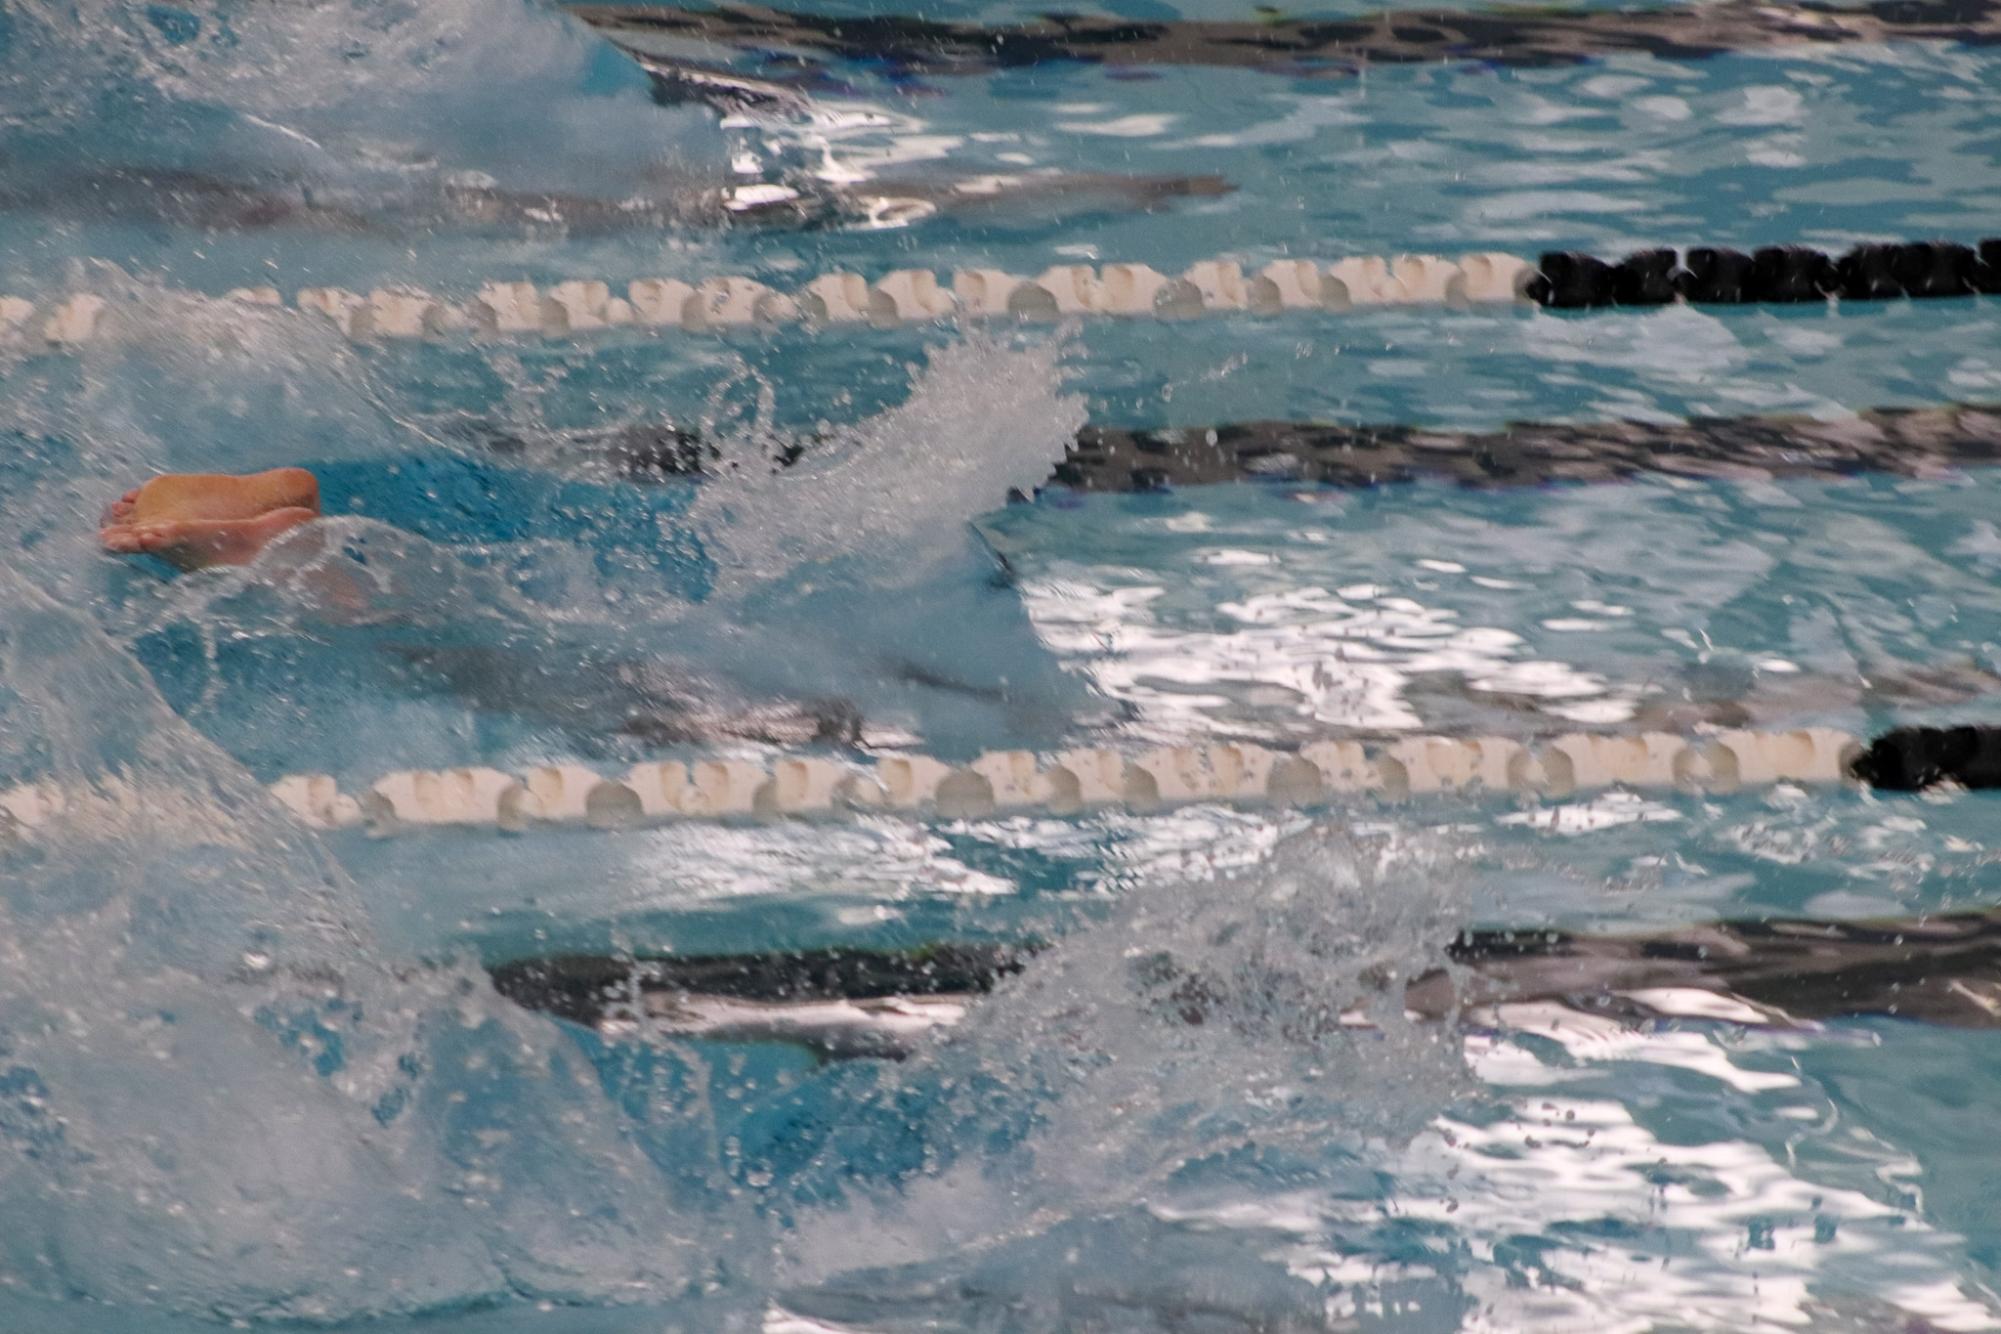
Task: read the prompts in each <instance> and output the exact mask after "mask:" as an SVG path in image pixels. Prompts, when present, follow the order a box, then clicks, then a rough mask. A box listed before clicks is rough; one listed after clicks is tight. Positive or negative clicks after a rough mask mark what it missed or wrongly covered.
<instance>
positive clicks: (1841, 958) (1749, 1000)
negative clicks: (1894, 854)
mask: <svg viewBox="0 0 2001 1334" xmlns="http://www.w3.org/2000/svg"><path fill="white" fill-rule="evenodd" d="M1045 948H1047V946H1045V945H1043V944H1041V943H1039V942H1029V943H1025V944H1020V945H996V944H986V943H971V944H965V943H954V944H941V945H931V946H925V947H922V948H919V949H914V950H893V949H840V948H831V949H812V950H800V951H793V952H783V953H770V954H746V955H738V956H705V957H689V958H677V957H668V958H633V959H619V958H609V957H591V956H575V955H571V956H558V957H554V958H548V959H525V960H516V961H512V962H509V963H505V964H500V965H497V966H495V967H493V968H492V969H491V970H490V973H491V976H492V979H493V984H494V989H495V990H496V991H498V992H499V993H500V994H501V995H503V996H505V997H507V998H508V999H509V1000H511V1001H513V1002H515V1003H516V1004H518V1005H521V1006H523V1007H524V1008H527V1009H531V1010H537V1011H540V1012H542V1013H546V1014H552V1015H555V1016H557V1017H559V1018H563V1019H567V1020H569V1021H571V1022H572V1023H577V1024H582V1025H585V1026H587V1027H592V1028H597V1027H601V1026H604V1025H606V1024H617V1023H621V1022H635V1021H636V1022H637V1023H638V1025H639V1028H638V1031H639V1032H642V1033H645V1032H649V1031H650V1032H651V1033H652V1034H655V1035H658V1036H661V1037H707V1038H711V1039H713V1040H718V1041H725V1042H783V1043H790V1044H794V1045H798V1046H803V1047H806V1048H809V1049H811V1050H813V1051H816V1052H818V1053H819V1054H821V1055H823V1056H829V1057H835V1058H851V1057H876V1058H887V1059H898V1058H901V1057H904V1056H907V1055H909V1054H910V1053H911V1051H912V1050H914V1048H915V1047H916V1045H917V1044H918V1042H920V1041H921V1040H922V1039H923V1038H924V1037H925V1036H927V1035H928V1034H930V1033H932V1032H936V1031H938V1030H941V1029H947V1028H950V1027H952V1026H953V1025H955V1024H956V1023H957V1022H958V1020H959V1019H960V1018H962V1017H963V1015H964V1013H965V1011H966V1009H967V1008H969V1007H971V1006H972V1005H974V1004H976V1003H978V1002H979V1001H980V1000H981V999H982V998H984V997H985V996H987V995H988V994H990V993H991V992H992V991H993V990H994V989H995V988H996V987H997V986H999V985H1001V984H1002V983H1003V982H1005V981H1006V980H1007V979H1008V978H1010V977H1012V976H1014V975H1016V974H1018V973H1021V972H1023V971H1024V970H1025V969H1028V968H1032V967H1034V966H1035V956H1036V955H1037V954H1038V953H1040V952H1041V951H1042V950H1044V949H1045ZM1445 954H1446V957H1447V958H1448V959H1449V960H1450V961H1451V963H1452V964H1453V965H1454V968H1455V972H1454V973H1453V974H1448V973H1447V972H1446V971H1445V970H1444V969H1433V970H1431V971H1428V972H1425V973H1423V974H1420V975H1419V976H1418V977H1417V978H1415V979H1414V980H1413V981H1412V982H1411V983H1410V984H1409V985H1408V986H1407V987H1406V988H1405V991H1404V1006H1405V1009H1406V1011H1407V1012H1411V1013H1415V1014H1417V1015H1418V1016H1420V1017H1422V1018H1425V1019H1431V1020H1438V1019H1449V1018H1453V1017H1455V1016H1456V1015H1458V1014H1460V1013H1462V1012H1463V1011H1465V1010H1467V1009H1472V1008H1476V1007H1488V1006H1497V1005H1510V1004H1524V1003H1555V1004H1558V1005H1562V1006H1564V1007H1566V1008H1569V1009H1572V1010H1575V1011H1578V1012H1579V1013H1583V1014H1590V1015H1598V1016H1601V1017H1606V1018H1612V1019H1619V1020H1629V1021H1637V1020H1646V1019H1653V1018H1658V1017H1662V1016H1674V1015H1684V1014H1687V1013H1689V1012H1690V1011H1689V1010H1688V1009H1687V1008H1686V1007H1684V1008H1682V1009H1677V1008H1676V1004H1675V1001H1674V999H1672V998H1669V997H1665V996H1661V995H1660V994H1659V993H1662V992H1680V993H1683V994H1684V995H1686V993H1690V992H1694V993H1699V994H1703V995H1708V996H1714V997H1717V998H1718V999H1721V1000H1725V1001H1728V1002H1731V1003H1734V1004H1737V1005H1741V1006H1745V1007H1748V1008H1749V1009H1750V1010H1751V1011H1752V1013H1751V1014H1749V1015H1746V1016H1743V1018H1746V1019H1749V1020H1750V1021H1751V1022H1758V1023H1770V1024H1775V1025H1784V1024H1788V1023H1793V1022H1802V1021H1826V1020H1834V1019H1867V1018H1883V1017H1893V1018H1897V1019H1903V1020H1910V1021H1917V1022H1924V1023H1932V1024H1940V1025H1945V1026H1948V1027H1955V1028H1979V1029H1995V1028H2001V908H1986V909H1977V910H1971V911H1964V912H1953V913H1941V914H1937V915H1934V916H1928V917H1913V918H1890V919H1881V920H1867V921H1816V920H1803V919H1791V918H1768V919H1763V920H1741V921H1721V922H1705V923H1701V924H1698V925H1695V926H1693V927H1688V928H1680V929H1673V930H1667V931H1660V932H1649V933H1644V934H1635V935H1581V934H1574V933H1571V932H1565V931H1552V930H1543V929H1533V930H1509V929H1498V930H1497V929H1487V930H1477V931H1467V932H1464V933H1462V934H1461V935H1459V936H1458V937H1457V938H1455V939H1454V940H1452V941H1451V942H1450V943H1449V944H1448V945H1447V946H1446V950H1445ZM1130 981H1131V984H1132V985H1133V986H1134V987H1135V988H1137V989H1138V990H1140V991H1141V992H1143V993H1144V994H1145V997H1146V999H1147V1001H1148V1002H1149V1004H1150V1007H1151V1008H1152V1009H1153V1010H1154V1011H1155V1012H1156V1013H1157V1014H1159V1015H1160V1017H1161V1018H1163V1019H1165V1020H1168V1021H1170V1022H1179V1023H1186V1024H1190V1025H1208V1024H1212V1023H1228V1022H1229V1021H1230V1018H1231V1015H1232V1013H1233V999H1232V985H1231V981H1230V979H1229V978H1228V977H1225V976H1222V975H1219V974H1216V973H1213V972H1211V971H1210V970H1208V969H1206V968H1205V967H1204V965H1203V964H1202V963H1201V962H1200V961H1199V960H1190V961H1183V960H1180V959H1178V958H1176V957H1174V956H1173V955H1172V954H1170V953H1168V952H1166V951H1161V952H1159V953H1156V954H1152V955H1148V956H1146V957H1144V958H1140V959H1136V960H1134V961H1133V965H1132V975H1131V979H1130ZM1295 981H1299V980H1298V979H1295ZM1333 981H1334V982H1335V983H1336V984H1337V985H1339V986H1340V987H1341V988H1342V989H1343V992H1344V994H1341V995H1338V996H1333V997H1330V998H1329V999H1330V1000H1333V1001H1335V1002H1336V1003H1337V1004H1339V1005H1342V1006H1347V1005H1353V1004H1356V1003H1358V1002H1360V1001H1361V1000H1363V999H1364V997H1363V996H1362V995H1361V989H1362V988H1361V984H1360V983H1358V982H1357V981H1355V980H1354V979H1351V978H1335V979H1333ZM1300 985H1301V989H1302V994H1304V986H1305V984H1304V983H1303V982H1301V984H1300ZM1648 993H1653V995H1652V997H1651V998H1650V999H1642V997H1643V996H1647V995H1648ZM941 1002H942V1003H943V1004H942V1005H941V1004H940V1003H941ZM1703 1008H1707V1007H1703ZM1322 1018H1323V1021H1324V1022H1326V1023H1328V1024H1329V1026H1330V1027H1332V1026H1337V1025H1339V1024H1340V1023H1341V1022H1342V1021H1341V1020H1340V1019H1339V1018H1338V1017H1337V1015H1336V1011H1335V1008H1334V1007H1333V1006H1329V1007H1327V1009H1326V1010H1325V1011H1324V1013H1323V1016H1322ZM913 1020H916V1021H918V1022H913Z"/></svg>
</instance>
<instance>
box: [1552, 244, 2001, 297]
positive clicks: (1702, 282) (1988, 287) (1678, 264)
mask: <svg viewBox="0 0 2001 1334" xmlns="http://www.w3.org/2000/svg"><path fill="white" fill-rule="evenodd" d="M1536 268H1537V269H1538V270H1539V272H1538V273H1537V275H1536V276H1535V277H1533V278H1531V279H1530V280H1529V284H1528V290H1527V293H1526V295H1527V296H1528V298H1529V299H1530V300H1531V301H1534V302H1535V303H1536V304H1538V305H1541V306H1545V307H1548V308H1549V309H1552V310H1590V309H1596V308H1599V307H1604V306H1665V305H1669V304H1672V303H1673V302H1676V301H1686V302H1689V303H1690V304H1692V305H1720V306H1739V305H1765V304H1798V303H1801V302H1815V301H1823V302H1824V301H1828V300H1831V299H1836V298H1838V299H1840V300H1843V301H1887V300H1893V299H1895V298H1898V297H1910V298H1913V299H1917V300H1931V299H1936V298H1940V297H1959V296H1975V295H1989V296H1992V295H1997V294H2001V237H1989V238H1988V239H1986V240H1984V241H1982V242H1980V243H1979V244H1978V245H1977V246H1972V245H1961V244H1958V243H1956V242H1951V241H1898V242H1872V243H1869V244H1865V245H1858V246H1855V247H1854V248H1853V249H1850V250H1848V251H1847V252H1845V253H1844V254H1841V255H1839V256H1836V255H1831V254H1828V253H1827V252H1825V251H1821V250H1816V249H1814V248H1813V247H1811V246H1799V245H1784V246H1765V247H1762V248H1760V249H1757V250H1753V251H1751V252H1749V253H1748V254H1747V253H1746V252H1744V251H1741V250H1726V249H1720V248H1716V247H1710V246H1701V247H1696V248H1694V249H1690V250H1687V251H1684V252H1680V253H1677V252H1676V251H1674V250H1670V249H1665V248H1661V249H1652V250H1639V251H1635V252H1634V253H1632V254H1630V255H1627V256H1626V257H1625V258H1623V259H1618V260H1603V259H1598V258H1596V257H1594V256H1592V255H1586V254H1581V253H1579V252H1577V251H1570V250H1553V251H1547V252H1545V253H1544V254H1543V256H1542V257H1541V259H1540V260H1539V261H1538V262H1537V264H1536Z"/></svg>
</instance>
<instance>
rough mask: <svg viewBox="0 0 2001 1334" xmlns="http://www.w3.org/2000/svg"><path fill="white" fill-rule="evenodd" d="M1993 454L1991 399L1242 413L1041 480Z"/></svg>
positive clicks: (1102, 437)
mask: <svg viewBox="0 0 2001 1334" xmlns="http://www.w3.org/2000/svg"><path fill="white" fill-rule="evenodd" d="M1996 463H2001V406H1980V405H1974V406H1965V407H1947V408H1888V409H1881V410H1876V411H1869V412H1864V413H1862V414H1860V415H1859V416H1856V417H1852V418H1844V419H1841V420H1837V421H1813V420H1809V419H1806V418H1795V417H1702V418H1696V419H1694V420H1692V421H1687V422H1676V423H1668V424H1662V423H1655V422H1635V421H1616V422H1592V423H1583V424H1575V425H1573V424H1565V423H1549V422H1524V423H1517V424H1511V425H1508V426H1504V427H1502V428H1501V429H1499V430H1497V431H1483V432H1461V431H1433V430H1425V429H1423V428H1421V427H1413V426H1323V425H1314V424H1311V423H1299V422H1239V423H1234V424H1230V425H1223V426H1214V427H1191V428H1180V429H1165V430H1129V429H1124V428H1120V427H1113V426H1087V427H1085V428H1084V429H1083V430H1082V431H1080V432H1078V434H1077V438H1076V441H1075V442H1074V443H1073V444H1072V446H1071V448H1070V450H1069V452H1068V454H1067V455H1066V456H1065V458H1064V459H1063V461H1062V462H1061V463H1059V464H1057V465H1056V470H1055V472H1054V474H1053V475H1052V476H1051V478H1050V481H1051V483H1052V484H1055V485H1060V486H1065V487H1069V488H1071V489H1073V490H1078V491H1109V492H1128V491H1158V490H1164V489H1167V488H1170V487H1177V486H1203V485H1211V484H1218V483H1227V482H1241V481H1266V482H1291V483H1310V484H1315V485H1320V486H1333V487H1344V488H1364V487H1374V486H1384V485H1389V484H1393V483H1401V482H1415V481H1420V480H1433V481H1444V482H1450V483H1454V484H1457V485H1459V486H1463V487H1469V488H1475V489H1481V490H1492V489H1498V488H1503V487H1516V486H1541V485H1548V484H1554V483H1590V482H1620V481H1630V480H1632V479H1635V478H1638V477H1643V476H1647V475H1650V474H1651V475H1668V476H1677V477H1687V478H1701V479H1712V480H1730V481H1763V480H1770V479H1774V478H1781V477H1845V476H1852V475H1855V474H1859V473H1872V472H1880V473H1888V474H1892V475H1896V476H1904V477H1925V476H1937V475H1940V474H1943V473H1947V472H1950V471H1952V470H1954V469H1958V468H1965V467H1979V466H1991V465H1993V464H1996Z"/></svg>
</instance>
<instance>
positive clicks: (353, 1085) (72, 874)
mask: <svg viewBox="0 0 2001 1334" xmlns="http://www.w3.org/2000/svg"><path fill="white" fill-rule="evenodd" d="M0 591H4V593H5V597H4V599H0V654H4V666H5V669H6V678H7V690H6V695H5V697H4V699H0V708H3V709H4V714H0V717H4V726H0V737H4V738H5V750H4V755H0V772H4V773H5V776H6V778H7V779H8V780H9V781H13V782H21V781H26V782H33V783H37V784H40V785H43V786H44V787H45V788H46V789H48V790H52V791H55V792H59V793H61V794H62V796H63V798H64V805H63V809H62V811H61V813H60V814H59V815H57V816H56V817H54V818H53V819H50V820H48V821H46V822H45V823H43V824H42V825H41V826H40V827H38V828H37V829H36V830H35V831H34V835H33V837H32V838H26V837H14V838H11V839H10V840H9V842H8V844H7V845H6V847H5V848H4V850H0V864H4V866H5V872H6V880H7V884H8V893H7V896H6V899H5V902H4V904H0V940H4V941H5V946H4V950H5V958H4V961H3V962H4V976H3V977H0V1207H4V1208H5V1209H6V1211H7V1215H8V1217H9V1218H11V1219H14V1220H16V1222H15V1225H13V1226H10V1227H9V1228H8V1229H7V1234H6V1237H5V1238H4V1240H0V1276H4V1282H5V1283H6V1284H7V1285H8V1286H12V1287H15V1288H17V1289H20V1290H23V1291H27V1292H33V1293H40V1294H44V1295H48V1296H62V1297H75V1296H87V1297H90V1298H94V1299H97V1300H99V1301H105V1302H116V1303H125V1304H139V1305H147V1306H161V1307H165V1308H168V1309H172V1310H179V1311H187V1312H206V1313H210V1314H214V1315H220V1316H227V1317H251V1316H284V1317H289V1318H306V1319H321V1318H332V1317H336V1316H349V1315H356V1314H367V1313H385V1312H396V1311H405V1310H415V1309H426V1308H432V1307H437V1306H450V1305H458V1304H464V1303H468V1302H475V1301H481V1300H492V1299H494V1298H497V1297H501V1296H513V1295H519V1294H530V1295H533V1294H541V1295H546V1296H555V1297H562V1298H564V1299H569V1300H585V1301H592V1302H618V1301H626V1300H634V1299H641V1298H647V1297H651V1298H656V1299H657V1298H659V1297H660V1296H662V1295H663V1294H667V1293H671V1292H674V1291H678V1290H679V1289H680V1287H681V1286H683V1285H684V1284H686V1283H687V1282H688V1281H689V1280H690V1278H691V1276H693V1275H695V1274H698V1273H699V1271H700V1270H701V1268H702V1264H703V1261H702V1260H701V1259H700V1258H699V1257H700V1256H701V1255H702V1254H705V1253H706V1252H703V1251H691V1250H689V1249H688V1248H686V1247H677V1246H675V1245H674V1239H675V1238H676V1237H677V1235H679V1230H680V1229H681V1228H683V1227H685V1226H686V1225H687V1220H688V1219H689V1217H691V1216H692V1215H691V1214H690V1213H689V1212H687V1211H684V1210H681V1209H677V1208H676V1207H675V1206H674V1204H673V1202H672V1198H671V1197H672V1196H673V1195H674V1192H673V1191H672V1190H671V1189H670V1188H669V1187H668V1186H667V1185H666V1184H665V1183H664V1182H663V1181H662V1180H661V1179H660V1176H659V1174H658V1173H657V1172H656V1171H655V1170H654V1169H653V1168H652V1167H651V1166H650V1164H649V1163H648V1161H647V1159H646V1158H645V1156H644V1155H643V1154H641V1153H640V1152H639V1151H638V1149H637V1148H636V1147H635V1146H634V1145H633V1144H631V1143H630V1142H629V1140H628V1139H627V1138H626V1136H624V1135H623V1134H622V1133H621V1131H620V1129H619V1125H618V1121H617V1118H616V1116H615V1115H614V1113H613V1111H612V1109H611V1107H610V1105H609V1104H608V1103H607V1102H606V1101H605V1100H604V1098H603V1095H602V1093H601V1092H600V1091H599V1090H598V1088H597V1086H596V1082H595V1080H594V1078H593V1076H592V1074H591V1072H590V1070H589V1067H588V1064H587V1063H586V1062H584V1061H582V1060H581V1059H580V1058H579V1056H578V1054H577V1053H576V1051H575V1050H574V1049H572V1048H571V1047H570V1045H569V1044H568V1043H567V1042H565V1041H563V1040H561V1039H560V1038H559V1036H558V1034H557V1031H556V1029H555V1028H554V1027H553V1026H552V1025H550V1024H548V1023H546V1022H544V1021H540V1020H536V1019H532V1018H530V1017H528V1016H526V1015H523V1014H521V1013H519V1012H516V1011H514V1010H513V1009H512V1008H511V1007H509V1006H506V1005H505V1004H504V1003H502V1002H500V1001H499V1000H498V999H497V998H495V997H493V996H492V994H491V992H490V990H489V989H488V988H487V987H486V986H485V984H484V981H483V979H477V978H476V975H473V974H469V973H466V972H463V971H461V970H459V969H456V968H451V967H440V968H436V969H429V970H417V971H414V972H413V971H409V970H407V969H404V970H398V969H392V968H390V967H388V966H386V965H385V964H384V963H383V962H382V956H381V954H380V953H379V951H378V949H377V947H376V946H375V945H374V943H373V941H372V939H371V933H370V931H369V929H368V926H367V923H366V920H365V918H364V916H363V914H362V912H361V910H360V908H359V905H358V900H357V898H356V896H355V894H354V892H353V889H352V887H351V886H350V885H349V884H348V883H347V881H346V878H345V876H344V874H343V873H342V872H341V870H340V869H339V867H338V866H337V865H336V864H335V863H334V862H333V861H332V860H331V859H330V858H328V857H327V856H326V854H325V853H324V851H323V850H321V849H320V848H319V846H318V845H317V844H316V843H315V842H314V841H313V839H312V838H311V837H310V836H308V835H306V834H304V833H303V832H302V831H301V830H299V829H298V827H297V826H296V825H295V824H294V823H292V822H291V821H289V820H288V819H287V818H286V817H285V816H284V814H283V813H282V812H281V811H279V810H278V809H277V808H276V807H275V806H274V805H273V804H272V803H271V802H270V800H269V799H268V798H267V797H266V796H265V795H264V794H263V792H262V791H261V790H260V789H259V788H258V786H257V785H256V784H255V783H254V782H253V781H252V780H251V779H250V778H249V777H248V775H246V774H244V773H243V772H242V770H241V769H239V768H238V767H237V766H235V765H234V764H233V763H232V762H231V761H230V760H229V759H228V758H227V757H226V756H224V755H223V754H222V753H221V752H219V751H218V750H216V748H215V747H214V746H213V745H211V744H210V743H208V742H207V741H206V740H204V739H203V738H201V737H200V736H199V734H197V733H195V732H193V731H192V730H191V729H189V728H188V727H187V726H186V725H185V724H184V723H182V722H181V721H180V720H179V719H178V718H177V717H175V716H174V715H173V713H172V712H171V711H170V710H169V709H167V707H166V705H165V703H164V701H162V700H161V699H160V697H159V695H158V693H157V692H156V691H154V690H153V689H152V687H151V684H150V682H148V681H147V680H146V679H145V678H144V676H143V674H141V673H140V672H139V671H138V670H137V669H136V667H135V666H134V665H133V664H132V662H131V661H130V659H128V658H127V657H125V656H124V655H123V654H122V653H120V652H119V651H118V650H117V649H116V648H115V646H113V645H112V644H111V643H110V642H109V641H108V640H106V639H104V638H103V636H102V635H101V634H100V633H99V632H98V631H97V630H96V629H95V628H94V627H92V626H90V625H89V624H88V622H86V621H85V620H84V619H83V618H82V617H80V616H78V615H77V614H75V613H73V612H68V611H64V610H62V609H61V608H59V607H57V606H55V605H54V604H53V603H52V602H50V601H49V600H48V599H47V598H46V597H45V596H43V595H41V594H40V593H38V592H37V591H35V590H34V589H32V588H30V587H28V586H27V585H26V584H25V583H24V582H23V581H21V580H20V579H19V578H17V577H15V576H13V575H6V576H4V577H0ZM716 1221H717V1222H718V1224H719V1225H723V1226H727V1223H726V1220H723V1219H720V1218H718V1219H716ZM691 1266H692V1268H691Z"/></svg>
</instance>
